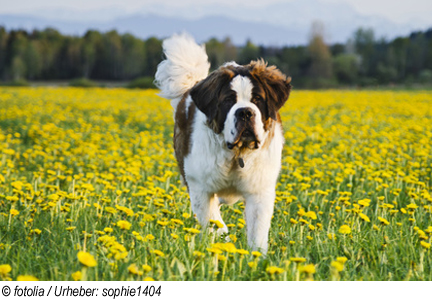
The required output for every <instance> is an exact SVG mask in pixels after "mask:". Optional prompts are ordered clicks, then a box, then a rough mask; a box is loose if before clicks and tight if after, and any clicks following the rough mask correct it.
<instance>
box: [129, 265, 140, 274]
mask: <svg viewBox="0 0 432 300" xmlns="http://www.w3.org/2000/svg"><path fill="white" fill-rule="evenodd" d="M128 271H129V273H131V274H134V275H143V274H144V272H143V271H140V270H138V267H137V265H136V264H131V265H130V266H129V267H128Z"/></svg>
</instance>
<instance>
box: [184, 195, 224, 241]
mask: <svg viewBox="0 0 432 300" xmlns="http://www.w3.org/2000/svg"><path fill="white" fill-rule="evenodd" d="M189 190H190V191H189V195H190V199H191V204H192V211H193V212H194V214H196V216H197V219H198V222H199V223H200V224H201V226H202V227H203V228H207V226H208V225H209V222H210V220H215V221H219V222H220V223H221V224H222V225H223V227H222V228H219V229H218V230H217V233H218V234H222V233H227V232H228V227H227V226H226V225H225V223H224V221H223V220H222V216H221V214H220V210H219V205H220V203H219V200H218V198H217V196H216V195H215V194H210V193H208V192H205V191H202V190H200V189H191V188H189Z"/></svg>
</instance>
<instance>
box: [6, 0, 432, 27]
mask: <svg viewBox="0 0 432 300" xmlns="http://www.w3.org/2000/svg"><path fill="white" fill-rule="evenodd" d="M290 1H294V0H208V1H205V3H218V4H226V5H247V6H252V5H253V6H265V5H268V4H271V3H277V2H290ZM321 1H322V2H333V3H335V2H337V3H347V4H350V5H351V6H352V7H354V8H355V9H356V10H357V11H358V12H359V13H361V14H365V15H378V16H382V17H385V18H387V19H389V20H391V21H393V22H397V23H403V22H407V21H410V20H414V19H418V18H420V19H422V20H425V21H427V20H429V19H430V18H431V17H430V16H431V15H432V0H408V1H407V0H321ZM156 3H157V4H164V5H169V6H176V5H188V4H198V5H199V3H203V1H200V0H182V1H179V0H73V1H70V0H63V1H58V0H37V1H35V0H14V1H11V0H0V14H2V13H13V14H16V13H31V12H32V11H38V10H43V9H45V8H50V9H52V8H63V9H73V10H95V9H104V8H107V7H118V8H119V9H121V10H122V11H123V12H125V13H131V12H133V11H134V10H138V9H143V8H145V6H146V5H149V4H156Z"/></svg>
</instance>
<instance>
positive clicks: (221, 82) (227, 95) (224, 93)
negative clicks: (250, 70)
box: [190, 67, 236, 134]
mask: <svg viewBox="0 0 432 300" xmlns="http://www.w3.org/2000/svg"><path fill="white" fill-rule="evenodd" d="M234 75H235V74H234V72H233V71H232V70H231V69H229V68H227V67H220V68H219V69H217V70H216V71H214V72H212V73H211V74H210V75H209V76H208V77H207V78H206V79H204V80H202V81H200V82H199V83H198V84H196V85H195V86H194V87H193V88H192V90H191V91H190V95H191V96H192V100H193V101H194V103H195V105H196V107H198V109H199V110H200V111H202V112H203V113H204V114H205V115H206V116H207V125H208V126H209V127H210V128H211V129H212V130H213V131H214V132H215V133H217V134H219V133H221V132H222V130H223V126H224V123H225V119H226V115H227V114H228V111H229V110H230V109H231V107H232V106H233V105H234V104H235V103H236V97H235V96H236V95H235V92H234V91H233V90H231V87H230V82H231V79H232V78H233V76H234ZM227 99H228V101H227ZM229 99H232V103H230V101H229Z"/></svg>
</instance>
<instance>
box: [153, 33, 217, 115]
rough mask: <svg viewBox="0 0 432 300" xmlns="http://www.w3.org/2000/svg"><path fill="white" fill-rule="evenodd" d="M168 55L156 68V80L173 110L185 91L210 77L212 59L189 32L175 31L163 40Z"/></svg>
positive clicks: (164, 49)
mask: <svg viewBox="0 0 432 300" xmlns="http://www.w3.org/2000/svg"><path fill="white" fill-rule="evenodd" d="M162 48H163V51H164V54H165V56H166V59H165V60H164V61H162V62H161V63H160V64H159V65H158V68H157V71H156V75H155V84H156V86H157V87H158V88H159V89H160V90H161V93H160V96H162V97H164V98H167V99H171V105H172V106H173V107H174V110H175V109H176V108H177V104H178V103H179V101H180V100H181V98H182V97H183V95H184V94H185V93H186V92H187V91H188V90H189V89H190V88H192V87H193V86H194V85H195V83H197V82H198V81H201V80H202V79H204V78H205V77H207V75H208V72H209V69H210V63H209V62H208V57H207V53H206V51H205V46H204V45H202V46H199V45H198V44H197V43H196V42H195V41H194V39H193V38H192V37H191V36H190V35H188V34H186V33H183V34H175V35H173V36H172V37H170V38H168V39H166V40H164V41H163V44H162Z"/></svg>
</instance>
